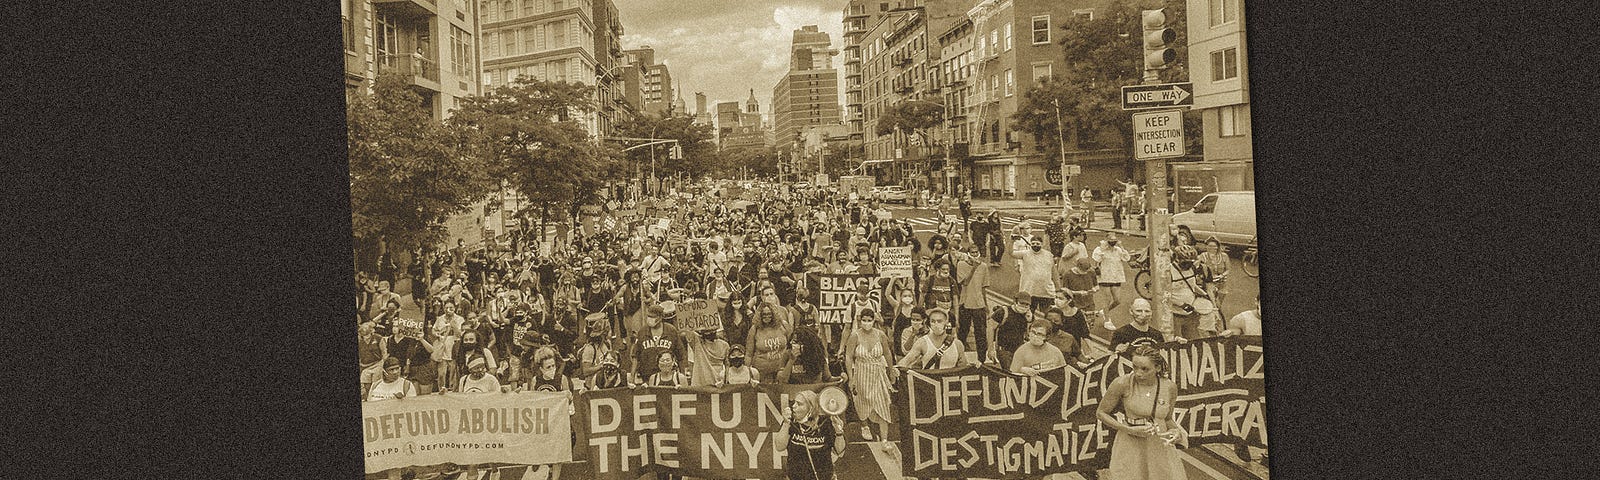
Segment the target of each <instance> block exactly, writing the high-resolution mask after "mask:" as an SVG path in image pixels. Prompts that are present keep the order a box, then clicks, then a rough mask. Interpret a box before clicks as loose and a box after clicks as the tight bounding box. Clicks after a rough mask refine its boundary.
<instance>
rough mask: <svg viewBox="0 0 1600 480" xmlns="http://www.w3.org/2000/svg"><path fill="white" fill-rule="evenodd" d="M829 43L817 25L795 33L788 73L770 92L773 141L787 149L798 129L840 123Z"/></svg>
mask: <svg viewBox="0 0 1600 480" xmlns="http://www.w3.org/2000/svg"><path fill="white" fill-rule="evenodd" d="M830 44H831V40H830V39H829V37H828V34H827V33H826V32H819V31H817V26H816V25H806V26H804V27H801V29H799V30H795V31H794V40H793V41H792V47H791V48H790V49H789V55H790V57H789V59H790V61H789V72H788V74H786V75H784V76H783V78H781V79H779V80H778V84H777V86H775V87H773V89H772V117H773V120H772V122H773V137H774V138H773V141H774V143H775V144H776V145H778V146H779V148H780V149H785V150H787V149H790V148H792V147H793V146H794V143H795V138H796V137H797V136H798V135H799V133H800V129H802V128H805V127H807V126H812V125H827V124H833V123H837V122H839V121H840V119H841V116H840V108H839V71H838V70H834V69H833V61H832V58H833V55H834V54H836V53H838V51H837V50H833V49H831V48H829V46H830Z"/></svg>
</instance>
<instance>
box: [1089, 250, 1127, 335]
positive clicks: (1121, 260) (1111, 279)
mask: <svg viewBox="0 0 1600 480" xmlns="http://www.w3.org/2000/svg"><path fill="white" fill-rule="evenodd" d="M1120 241H1121V238H1120V237H1118V236H1117V234H1116V233H1115V232H1113V233H1108V234H1106V239H1105V240H1101V241H1100V246H1097V247H1095V248H1094V253H1092V254H1090V255H1089V258H1091V259H1093V260H1094V261H1095V263H1096V264H1097V265H1096V267H1097V269H1096V272H1097V273H1098V274H1099V275H1098V278H1097V279H1096V280H1095V281H1096V282H1097V283H1098V284H1099V286H1100V290H1102V291H1104V292H1106V293H1107V294H1108V295H1110V296H1111V303H1107V304H1106V306H1105V310H1116V309H1117V306H1118V305H1122V300H1121V299H1119V298H1117V289H1120V288H1122V284H1123V282H1127V281H1128V262H1129V261H1131V260H1133V254H1131V253H1128V251H1127V250H1126V249H1123V248H1122V246H1121V245H1118V243H1120ZM1096 303H1099V302H1096ZM1105 326H1106V329H1107V330H1114V329H1116V325H1113V324H1111V319H1110V317H1109V316H1108V317H1106V324H1105Z"/></svg>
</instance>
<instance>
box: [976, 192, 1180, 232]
mask: <svg viewBox="0 0 1600 480" xmlns="http://www.w3.org/2000/svg"><path fill="white" fill-rule="evenodd" d="M1080 204H1081V202H1073V209H1074V210H1076V209H1078V208H1079V207H1078V205H1080ZM990 208H993V209H996V210H999V211H1001V212H1004V213H1012V214H1016V215H1017V216H1020V217H1023V218H1030V219H1033V220H1038V221H1040V222H1045V221H1049V220H1050V216H1051V215H1053V214H1055V213H1059V212H1060V211H1061V203H1060V202H1053V201H1052V202H1049V203H1045V202H1041V201H1038V200H1011V199H987V198H974V199H972V214H973V215H980V214H983V213H985V212H988V211H989V209H990ZM1114 226H1115V222H1113V221H1112V220H1111V204H1110V203H1109V202H1095V203H1094V221H1093V222H1090V223H1089V230H1090V231H1097V232H1116V233H1117V234H1118V235H1128V236H1135V237H1141V238H1142V237H1147V236H1149V235H1147V234H1145V231H1144V228H1142V227H1143V226H1142V225H1139V224H1138V219H1137V218H1128V219H1124V220H1123V222H1122V226H1123V228H1120V229H1119V228H1114Z"/></svg>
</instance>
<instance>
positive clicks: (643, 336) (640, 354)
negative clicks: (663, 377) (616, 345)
mask: <svg viewBox="0 0 1600 480" xmlns="http://www.w3.org/2000/svg"><path fill="white" fill-rule="evenodd" d="M666 313H667V312H666V309H665V308H663V307H662V306H661V305H659V304H656V305H651V306H649V307H647V308H645V317H644V325H643V326H642V327H641V328H640V329H639V331H638V332H637V333H636V334H635V335H634V343H633V348H632V351H631V352H630V355H629V357H631V358H632V359H633V381H634V382H635V383H643V382H644V381H645V380H647V379H649V378H650V375H651V374H653V373H656V368H657V364H658V361H659V359H660V357H661V354H662V352H667V353H670V354H672V357H673V358H683V338H682V336H681V334H679V333H678V328H677V327H674V326H672V324H670V323H666V322H665V321H664V320H665V317H666Z"/></svg>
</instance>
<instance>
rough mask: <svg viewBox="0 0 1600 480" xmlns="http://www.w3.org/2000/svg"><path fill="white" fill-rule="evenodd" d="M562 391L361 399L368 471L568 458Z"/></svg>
mask: <svg viewBox="0 0 1600 480" xmlns="http://www.w3.org/2000/svg"><path fill="white" fill-rule="evenodd" d="M571 406H572V396H571V394H570V393H569V392H518V393H446V394H443V395H422V396H417V397H406V398H403V399H400V400H382V401H376V402H363V403H362V404H361V430H362V437H363V439H364V441H365V448H364V450H365V451H366V459H367V473H378V472H382V471H385V470H389V469H391V468H401V467H410V466H423V465H439V464H443V463H455V464H458V465H472V464H481V463H516V464H531V465H542V464H547V463H561V462H570V461H572V418H571V412H572V410H571V408H572V407H571Z"/></svg>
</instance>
